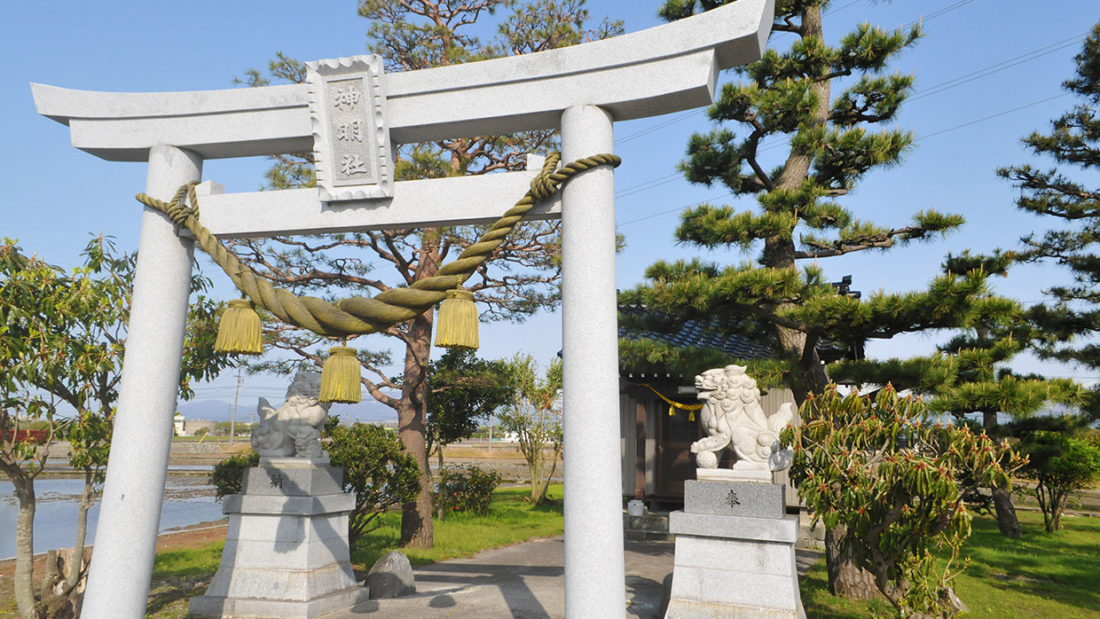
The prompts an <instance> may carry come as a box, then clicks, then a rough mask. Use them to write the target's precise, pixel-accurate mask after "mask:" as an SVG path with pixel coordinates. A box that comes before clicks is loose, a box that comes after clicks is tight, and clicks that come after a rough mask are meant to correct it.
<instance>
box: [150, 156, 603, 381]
mask: <svg viewBox="0 0 1100 619" xmlns="http://www.w3.org/2000/svg"><path fill="white" fill-rule="evenodd" d="M560 160H561V156H560V155H559V154H558V153H551V154H550V155H549V156H547V158H546V162H545V164H544V165H543V168H542V170H541V171H540V172H539V173H538V175H536V176H535V178H534V179H532V180H531V188H530V189H529V190H528V191H527V193H526V194H524V196H523V198H521V199H520V200H519V201H518V202H516V204H515V206H513V207H512V208H511V209H509V210H508V211H506V212H505V213H504V214H503V215H502V216H501V217H500V218H499V219H498V220H497V221H496V222H495V223H493V224H492V225H491V226H490V227H489V229H488V230H487V231H486V232H485V233H484V234H482V235H481V237H480V238H478V240H477V242H475V243H474V244H473V245H470V246H469V247H467V248H466V249H465V250H464V251H463V252H462V254H461V255H459V257H458V258H457V259H455V260H454V261H453V262H450V263H448V264H445V265H443V266H442V267H440V269H439V271H438V272H437V274H436V275H433V276H432V277H427V278H424V279H422V280H419V281H416V282H413V283H412V285H411V286H409V287H403V288H391V289H389V290H385V291H383V292H380V293H378V294H377V295H375V296H374V297H353V298H350V299H341V300H338V301H336V302H334V303H329V302H328V301H325V300H323V299H319V298H317V297H311V296H297V295H295V294H294V293H292V292H290V291H288V290H285V289H282V288H276V287H274V286H272V285H271V283H269V282H268V281H267V280H265V279H263V278H262V277H261V276H259V275H257V274H256V273H255V272H254V271H253V270H252V269H251V267H249V266H248V265H246V264H244V263H243V262H241V260H240V259H239V258H237V256H236V255H235V254H233V252H231V251H229V249H227V248H226V247H225V246H224V245H223V244H222V243H221V241H219V240H218V239H217V237H215V236H214V234H212V233H211V232H210V230H208V229H207V228H206V227H205V226H203V225H202V222H201V221H200V220H199V203H198V198H197V196H196V194H195V186H196V185H197V182H191V183H188V184H186V185H184V186H182V187H180V188H179V190H178V191H177V192H176V194H175V195H174V196H173V197H172V199H171V200H170V201H168V202H164V201H163V200H158V199H156V198H154V197H151V196H148V195H146V194H144V193H140V194H138V195H137V199H138V201H139V202H141V203H142V204H145V205H146V206H149V207H150V208H154V209H156V210H158V211H160V212H162V213H164V214H165V215H167V216H168V218H169V219H171V220H172V222H173V223H175V224H176V225H180V226H183V227H185V228H186V229H187V230H188V231H190V232H191V234H193V235H194V236H195V240H196V241H197V242H198V245H199V247H200V248H202V250H203V251H205V252H206V253H207V254H209V255H210V258H211V259H213V261H214V263H215V264H217V265H218V266H220V267H221V268H222V270H223V271H225V274H226V275H228V276H229V279H231V280H232V281H233V284H234V285H236V286H237V289H238V290H240V291H241V293H242V294H243V295H244V296H245V297H246V298H247V300H245V299H238V300H234V301H230V306H229V308H227V309H226V311H225V313H224V314H223V317H222V324H221V326H220V327H219V329H218V341H217V343H216V344H215V348H216V349H218V350H220V351H223V352H233V353H243V354H258V353H261V352H263V346H262V340H261V337H260V330H259V329H260V322H259V316H258V315H256V313H255V310H254V309H253V307H252V306H255V307H260V308H263V309H266V310H267V311H269V312H271V313H272V314H274V315H275V316H276V317H277V318H279V319H280V320H282V321H283V322H285V323H287V324H290V325H294V326H297V327H301V328H303V329H308V330H310V331H312V332H314V333H316V334H318V335H322V336H324V337H329V338H339V339H342V340H344V339H346V338H348V337H352V336H357V335H363V334H367V333H377V332H379V331H383V330H385V329H387V328H389V327H390V326H392V325H394V324H396V323H399V322H403V321H406V320H410V319H412V318H415V317H416V316H418V315H420V314H421V313H423V312H424V311H426V310H427V309H428V308H430V307H432V306H434V305H435V304H437V303H441V302H442V305H441V306H440V310H439V325H438V328H437V337H436V342H435V344H436V346H441V347H447V348H454V347H458V348H477V346H478V341H477V309H476V306H474V303H473V293H472V292H470V291H469V290H464V289H462V287H461V286H462V284H463V283H465V281H466V280H467V279H469V278H470V277H471V276H473V274H474V272H475V271H476V270H477V268H478V267H480V266H481V265H482V264H484V263H485V262H486V261H488V259H489V257H490V255H491V254H492V252H493V251H494V250H495V249H496V248H497V247H499V246H500V245H501V244H502V243H503V242H504V240H505V238H507V236H508V235H509V234H510V233H511V232H512V230H513V229H514V228H515V226H516V225H517V224H518V223H519V222H520V221H521V220H522V219H523V218H524V216H525V215H526V214H527V213H528V212H529V211H530V210H531V209H532V208H533V207H534V206H535V203H536V202H538V201H539V200H544V199H546V198H549V197H551V196H553V195H554V194H555V193H557V192H558V191H560V190H561V188H562V186H563V185H564V184H565V183H567V182H568V181H569V180H570V179H572V178H573V177H574V176H576V175H577V174H580V173H581V172H584V171H585V170H589V169H591V168H594V167H597V166H602V165H610V166H612V167H618V165H619V164H620V163H621V162H622V159H621V158H620V157H618V156H616V155H612V154H599V155H592V156H590V157H585V158H583V159H578V160H576V161H573V162H570V163H568V164H566V165H564V166H562V167H561V168H560V169H556V168H557V165H558V163H559V162H560ZM471 316H472V324H471V320H470V319H471ZM331 353H332V354H331V355H330V356H329V359H328V360H326V361H325V369H324V374H323V376H322V387H321V400H322V401H330V402H358V401H359V399H360V382H359V364H358V361H355V359H354V349H351V348H348V347H346V346H338V347H335V348H333V349H332V351H331ZM330 362H331V363H333V364H334V365H340V366H342V367H343V368H344V372H343V373H342V374H340V375H336V374H334V372H335V371H336V369H335V368H333V370H332V371H330ZM352 363H354V366H352ZM349 370H350V371H354V373H355V375H354V376H351V375H350V374H349V373H347V372H349Z"/></svg>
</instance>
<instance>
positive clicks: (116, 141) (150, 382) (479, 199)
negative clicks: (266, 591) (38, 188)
mask: <svg viewBox="0 0 1100 619" xmlns="http://www.w3.org/2000/svg"><path fill="white" fill-rule="evenodd" d="M772 5H773V0H740V1H739V2H736V3H734V4H732V5H730V6H727V7H723V8H721V9H716V10H713V11H709V12H707V13H705V14H702V15H697V16H695V17H692V18H688V19H685V20H681V21H678V22H674V23H671V24H666V25H662V26H658V27H655V28H651V29H648V30H644V31H640V32H635V33H631V34H627V35H623V36H619V37H615V38H612V39H607V40H603V41H596V42H591V43H584V44H581V45H577V46H574V47H569V48H563V49H558V50H549V51H545V52H539V53H536V54H530V55H527V56H516V57H508V58H501V59H496V60H490V61H484V62H478V63H471V64H467V65H456V66H451V67H442V68H437V69H429V70H424V71H416V72H409V73H397V74H389V75H386V76H384V77H383V78H382V80H381V82H382V90H383V92H384V93H385V97H386V110H385V115H386V120H387V124H388V127H389V139H390V140H391V141H392V142H394V143H398V144H400V143H409V142H416V141H427V140H434V139H443V138H453V137H464V136H473V135H486V134H502V133H510V132H517V131H526V130H533V129H547V128H559V129H560V130H561V133H562V151H563V153H562V156H563V160H564V161H571V160H574V159H578V158H581V157H585V156H588V155H592V154H596V153H605V152H606V153H610V152H612V150H613V146H614V140H613V131H612V127H613V122H614V121H617V120H626V119H631V118H641V117H646V116H656V115H660V114H667V113H671V112H675V111H679V110H684V109H690V108H695V107H700V106H703V105H708V104H710V103H711V101H712V100H713V95H714V88H715V85H716V82H717V75H718V72H719V71H720V70H722V69H726V68H730V67H732V66H736V65H739V64H744V63H747V62H751V61H753V60H755V59H757V58H759V56H760V54H761V53H762V50H763V46H764V43H765V41H766V39H767V36H768V34H769V31H770V26H771V23H772V9H773V6H772ZM32 90H33V93H34V98H35V104H36V107H37V110H38V112H39V113H41V114H43V115H45V116H48V117H50V118H53V119H54V120H57V121H58V122H61V123H63V124H66V125H68V126H69V127H70V131H71V138H72V144H73V146H75V147H76V148H80V149H82V150H85V151H87V152H89V153H91V154H94V155H96V156H98V157H101V158H103V159H108V160H114V161H147V162H148V177H147V181H146V190H145V193H147V194H149V195H151V196H154V197H161V198H165V199H166V198H167V197H169V196H171V195H172V194H173V193H175V191H176V189H177V188H178V187H179V186H180V185H183V184H185V183H188V182H191V181H197V180H200V178H201V173H202V162H203V160H205V159H210V158H223V157H242V156H255V155H273V154H281V153H288V152H302V151H306V150H310V149H312V148H313V145H314V142H313V140H314V127H313V126H312V123H311V117H310V114H309V110H308V108H309V100H308V91H307V89H306V87H304V86H297V85H294V86H272V87H265V88H254V89H235V90H219V91H204V92H194V93H104V92H90V91H75V90H67V89H62V88H56V87H52V86H44V85H39V84H32ZM528 168H529V171H527V172H512V173H507V174H497V175H489V176H486V177H479V178H459V179H439V180H432V181H409V182H403V183H395V184H394V186H393V192H392V197H383V198H381V199H379V200H361V201H351V202H344V203H341V205H340V206H339V207H334V206H331V205H327V204H324V203H323V202H322V201H321V197H322V194H320V193H319V190H314V189H302V190H288V191H282V192H263V193H262V195H257V194H247V193H246V194H224V193H220V192H219V191H218V188H217V187H216V186H211V185H209V184H205V183H204V185H206V187H205V191H203V193H204V194H206V195H205V196H204V198H203V215H202V217H203V220H204V222H205V224H206V225H207V227H208V228H210V230H211V231H212V232H213V233H214V234H216V235H218V236H220V237H244V236H265V235H271V234H275V233H279V234H287V233H291V232H293V233H323V232H334V231H347V230H356V229H358V230H362V229H378V228H385V227H391V226H410V225H429V224H461V223H474V222H484V221H489V220H491V219H493V218H495V217H496V216H498V215H499V213H500V211H501V210H503V208H506V207H507V205H509V204H510V203H511V201H512V200H514V199H515V198H516V197H518V196H520V195H522V194H523V192H524V191H525V190H526V188H527V184H528V183H529V182H530V179H531V177H532V176H533V175H534V173H535V169H536V168H537V166H531V165H529V166H528ZM441 196H442V197H441ZM261 198H262V200H263V201H264V202H266V203H267V204H268V205H269V206H270V205H271V204H274V205H275V207H274V208H268V209H267V212H264V210H263V208H262V207H261V206H260V200H261ZM547 202H548V203H546V204H539V205H538V207H536V211H537V212H538V213H539V215H538V216H541V217H556V216H560V217H561V218H562V320H563V325H562V339H563V342H562V344H563V346H562V350H563V357H564V361H565V363H564V368H563V383H564V389H563V391H564V432H565V439H564V440H565V442H566V443H567V444H568V445H569V449H567V450H566V452H565V455H564V475H565V608H566V613H567V615H568V616H570V617H613V616H623V614H624V613H625V597H624V596H625V590H624V579H625V576H624V565H623V541H622V540H623V532H622V516H621V513H622V507H621V502H620V494H621V485H622V484H621V480H620V479H619V477H620V464H619V458H620V454H619V451H620V447H619V427H618V414H617V411H618V389H617V385H618V359H617V329H616V320H617V307H616V294H615V277H614V273H615V251H614V247H615V224H614V180H613V174H612V171H611V170H610V169H607V168H597V169H592V170H589V171H587V172H585V173H583V174H581V175H579V176H578V177H576V178H575V179H574V180H573V181H572V182H571V183H570V184H569V185H568V186H567V187H565V188H564V190H563V192H562V193H561V195H560V199H555V200H551V201H547ZM417 204H419V205H421V209H420V210H417V209H416V208H415V205H417ZM425 204H427V205H428V206H427V207H426V208H424V205H425ZM191 257H192V241H191V240H190V239H189V238H187V237H184V236H181V235H179V234H178V231H177V230H176V226H175V225H173V224H172V223H171V221H169V220H168V219H167V218H165V217H164V216H162V215H161V214H160V213H158V212H156V211H154V210H152V209H149V208H146V209H145V211H144V213H143V215H142V226H141V237H140V241H139V248H138V262H137V267H136V272H135V277H134V290H133V298H132V304H131V307H132V310H131V317H130V324H129V335H128V341H127V345H126V355H125V360H124V363H123V369H122V380H121V386H120V390H119V401H118V409H117V414H116V418H115V429H114V439H113V441H112V445H111V454H110V465H109V467H108V471H107V480H106V483H105V485H104V489H103V494H102V499H101V510H100V517H99V525H98V530H97V533H96V544H95V546H96V549H95V557H96V559H95V561H93V562H92V567H91V573H90V575H89V582H88V588H87V594H86V597H85V601H84V607H83V613H84V616H85V617H89V618H92V619H99V618H117V617H141V616H143V615H144V612H145V605H146V599H147V597H148V591H149V583H150V577H151V571H152V563H153V556H154V552H155V547H156V537H157V529H158V524H159V515H160V507H161V502H162V498H163V492H164V481H165V475H166V471H167V464H168V455H169V446H170V444H171V436H172V414H173V412H174V411H175V405H176V383H177V380H178V377H179V369H180V358H181V354H182V348H183V333H184V327H185V321H186V313H187V298H188V290H189V280H190V275H191Z"/></svg>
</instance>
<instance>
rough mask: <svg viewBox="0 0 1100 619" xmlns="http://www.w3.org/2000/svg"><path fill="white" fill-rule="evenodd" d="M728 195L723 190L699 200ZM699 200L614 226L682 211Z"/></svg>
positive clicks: (627, 224)
mask: <svg viewBox="0 0 1100 619" xmlns="http://www.w3.org/2000/svg"><path fill="white" fill-rule="evenodd" d="M728 195H730V192H728V191H723V192H722V193H720V194H716V195H713V196H710V197H709V198H703V200H701V202H708V201H710V200H717V199H718V198H724V197H725V196H728ZM701 202H692V203H691V204H685V205H683V206H677V207H675V208H670V209H668V210H664V211H661V212H659V213H653V214H652V215H645V216H643V217H638V218H636V219H631V220H630V221H624V222H622V223H619V224H616V225H615V227H616V228H621V227H623V226H629V225H630V224H636V223H638V222H639V221H645V220H647V219H653V218H655V217H660V216H662V215H668V214H669V213H675V212H676V211H682V210H684V209H686V208H688V207H690V206H695V205H697V204H700V203H701Z"/></svg>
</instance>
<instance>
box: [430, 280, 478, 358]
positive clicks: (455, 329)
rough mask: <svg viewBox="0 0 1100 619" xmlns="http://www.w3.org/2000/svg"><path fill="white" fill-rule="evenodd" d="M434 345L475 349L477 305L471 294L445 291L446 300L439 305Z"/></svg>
mask: <svg viewBox="0 0 1100 619" xmlns="http://www.w3.org/2000/svg"><path fill="white" fill-rule="evenodd" d="M435 345H436V346H439V347H441V348H470V349H475V350H476V349H477V347H478V339H477V305H476V304H475V303H474V293H473V292H470V291H469V290H464V289H462V288H456V289H454V290H448V291H447V298H446V299H444V300H443V302H442V303H440V304H439V324H438V325H436V331H435Z"/></svg>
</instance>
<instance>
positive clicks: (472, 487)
mask: <svg viewBox="0 0 1100 619" xmlns="http://www.w3.org/2000/svg"><path fill="white" fill-rule="evenodd" d="M500 481H501V478H500V473H497V472H496V471H486V470H485V469H482V468H479V467H476V466H448V467H445V468H443V470H441V471H440V473H439V483H438V485H437V486H436V492H435V507H436V511H441V513H446V512H470V513H474V514H478V515H480V516H484V515H486V514H488V513H489V505H490V504H491V503H492V502H493V491H494V490H496V488H497V486H499V485H500Z"/></svg>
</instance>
